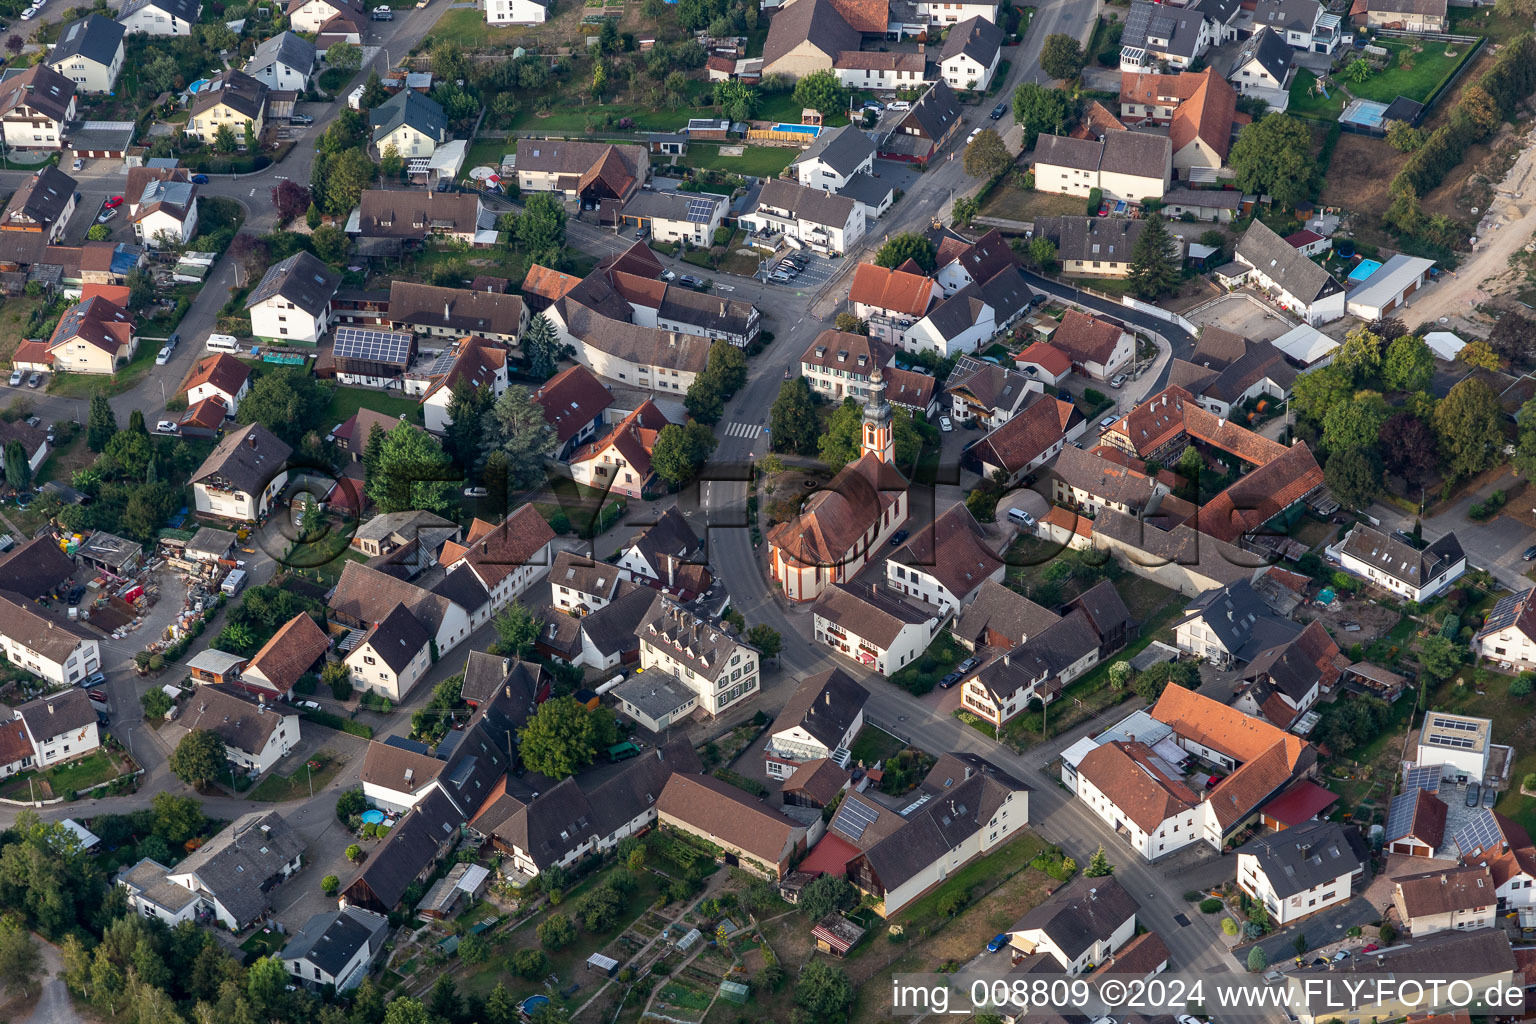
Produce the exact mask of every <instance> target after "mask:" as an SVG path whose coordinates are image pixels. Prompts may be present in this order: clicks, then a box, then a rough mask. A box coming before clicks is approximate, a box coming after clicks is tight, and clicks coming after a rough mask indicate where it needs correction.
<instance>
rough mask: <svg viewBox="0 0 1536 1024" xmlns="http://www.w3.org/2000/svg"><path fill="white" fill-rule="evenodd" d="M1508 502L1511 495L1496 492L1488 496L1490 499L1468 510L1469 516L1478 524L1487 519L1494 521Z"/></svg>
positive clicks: (1487, 498) (1485, 499)
mask: <svg viewBox="0 0 1536 1024" xmlns="http://www.w3.org/2000/svg"><path fill="white" fill-rule="evenodd" d="M1508 500H1509V495H1507V494H1505V493H1504V492H1503V491H1494V492H1493V493H1492V494H1490V495H1488V497H1486V498H1484V499H1483V500H1482V501H1479V502H1477V503H1476V504H1474V505H1473V506H1472V507H1471V508H1469V509H1467V515H1469V516H1471V517H1472V519H1474V520H1475V521H1477V522H1482V521H1483V520H1485V519H1492V518H1493V517H1494V516H1495V515H1496V514H1497V513H1498V511H1499V509H1501V508H1503V507H1504V503H1505V502H1506V501H1508Z"/></svg>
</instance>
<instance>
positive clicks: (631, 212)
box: [622, 188, 725, 222]
mask: <svg viewBox="0 0 1536 1024" xmlns="http://www.w3.org/2000/svg"><path fill="white" fill-rule="evenodd" d="M700 201H705V202H710V201H713V202H714V203H715V205H716V207H717V208H718V207H719V206H721V205H723V204H724V203H725V197H724V196H714V195H710V194H709V193H707V192H689V193H683V192H660V191H657V190H656V189H650V188H643V189H640V190H639V191H638V192H636V193H635V194H634V195H633V196H631V197H630V200H629V202H627V203H625V204H624V209H623V211H622V212H623V214H624V216H626V217H660V218H661V219H662V220H677V221H685V222H686V221H687V220H688V219H689V218H688V210H689V208H690V207H691V206H693V205H694V204H695V203H698V202H700Z"/></svg>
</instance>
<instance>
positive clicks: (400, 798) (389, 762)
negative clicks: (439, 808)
mask: <svg viewBox="0 0 1536 1024" xmlns="http://www.w3.org/2000/svg"><path fill="white" fill-rule="evenodd" d="M447 766H448V762H447V760H446V759H444V758H436V757H433V756H432V755H431V754H429V753H428V752H427V746H426V744H422V743H417V742H416V741H414V740H408V739H405V738H403V737H399V736H391V737H389V738H388V739H386V740H384V741H379V740H371V741H369V743H368V748H367V750H366V751H365V752H364V754H363V767H362V771H361V772H360V773H359V778H360V779H361V781H362V784H363V796H364V797H365V798H366V799H367V800H368V804H369V806H371V807H377V808H379V809H381V810H384V811H386V812H388V813H391V814H404V813H405V812H406V811H408V810H410V809H411V808H412V807H415V806H416V805H417V804H418V803H420V802H421V801H422V800H423V799H424V798H425V797H426V795H427V794H428V793H430V792H432V791H433V790H436V789H438V788H439V786H438V778H439V777H440V776H441V775H442V773H443V771H444V769H446V768H447Z"/></svg>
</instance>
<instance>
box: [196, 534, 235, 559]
mask: <svg viewBox="0 0 1536 1024" xmlns="http://www.w3.org/2000/svg"><path fill="white" fill-rule="evenodd" d="M234 546H235V535H234V534H233V533H230V532H229V531H228V530H216V529H214V528H213V527H211V526H204V527H201V528H200V529H199V530H198V531H197V532H196V533H194V534H193V535H192V539H191V540H189V541H187V550H188V551H196V552H199V553H201V554H205V555H217V556H218V557H220V558H222V557H224V556H225V555H227V554H228V553H229V549H230V548H232V547H234Z"/></svg>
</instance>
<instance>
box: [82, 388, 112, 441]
mask: <svg viewBox="0 0 1536 1024" xmlns="http://www.w3.org/2000/svg"><path fill="white" fill-rule="evenodd" d="M116 433H117V416H116V415H115V414H114V413H113V412H112V403H110V402H108V401H107V396H106V395H105V394H103V393H102V392H100V391H98V392H96V393H95V394H94V395H92V396H91V411H90V413H89V414H88V415H87V417H86V421H85V446H86V447H87V448H89V449H90V450H91V451H93V452H100V451H104V450H105V449H106V447H107V442H108V441H110V440H112V435H114V434H116Z"/></svg>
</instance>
